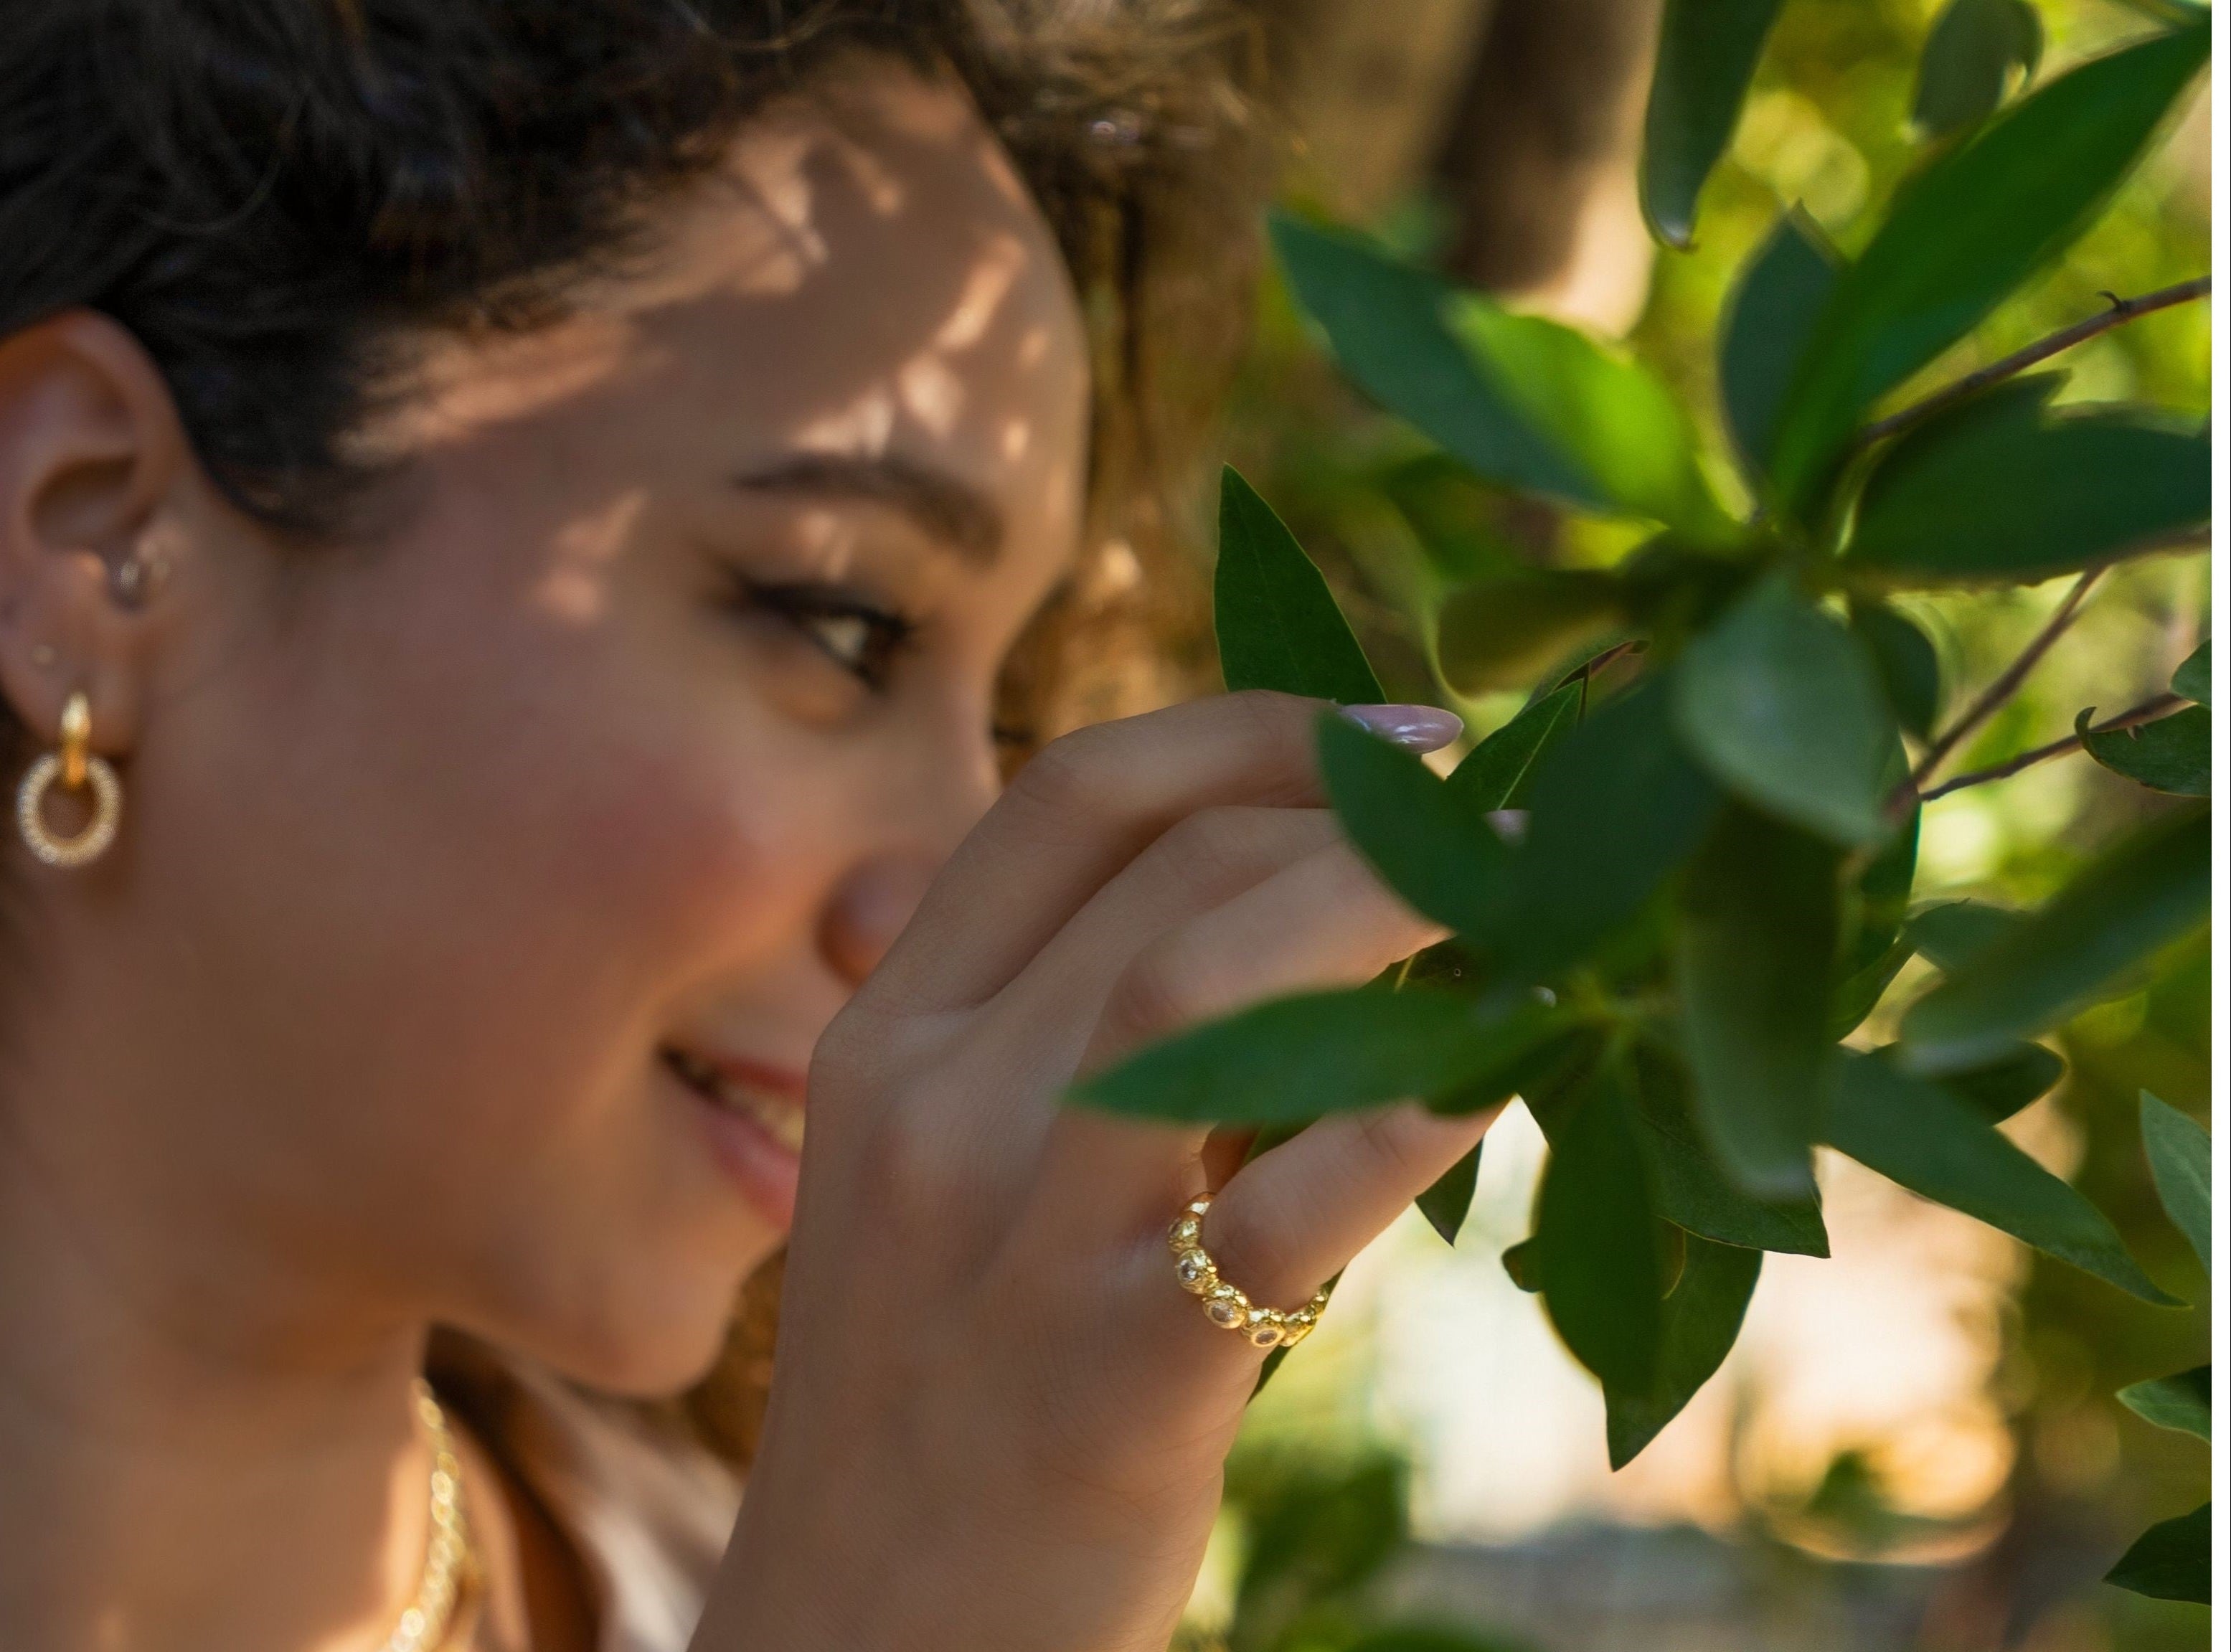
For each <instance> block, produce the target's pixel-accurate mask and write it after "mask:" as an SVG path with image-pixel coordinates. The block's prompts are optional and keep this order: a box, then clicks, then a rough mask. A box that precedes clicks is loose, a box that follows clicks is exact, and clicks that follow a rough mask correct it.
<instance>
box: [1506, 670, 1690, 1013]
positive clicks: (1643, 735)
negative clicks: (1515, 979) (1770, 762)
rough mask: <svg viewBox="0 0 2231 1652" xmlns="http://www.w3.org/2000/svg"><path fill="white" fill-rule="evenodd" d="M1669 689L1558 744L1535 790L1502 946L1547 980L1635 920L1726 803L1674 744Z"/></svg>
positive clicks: (1657, 683)
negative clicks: (1669, 709)
mask: <svg viewBox="0 0 2231 1652" xmlns="http://www.w3.org/2000/svg"><path fill="white" fill-rule="evenodd" d="M1667 699H1668V695H1667V693H1666V688H1665V681H1664V679H1663V678H1660V677H1650V678H1646V679H1645V680H1644V681H1643V682H1642V683H1641V684H1640V685H1639V687H1636V688H1635V689H1633V691H1632V692H1630V693H1628V694H1625V695H1622V696H1621V697H1620V698H1619V699H1617V700H1613V702H1612V703H1611V704H1610V705H1608V706H1607V707H1604V708H1603V709H1602V710H1601V711H1600V712H1598V713H1595V714H1594V716H1592V717H1590V718H1589V719H1588V721H1586V722H1584V723H1582V724H1581V726H1579V727H1578V728H1576V729H1575V730H1574V731H1573V732H1571V733H1569V734H1568V735H1567V736H1565V738H1564V739H1561V740H1559V741H1558V742H1557V743H1556V745H1555V746H1553V747H1552V748H1551V749H1550V751H1549V753H1548V754H1547V755H1546V756H1545V757H1544V758H1542V765H1541V769H1540V771H1539V775H1538V778H1536V781H1535V783H1534V798H1533V810H1532V815H1531V818H1530V819H1529V822H1528V824H1527V829H1526V837H1525V840H1524V842H1523V843H1521V844H1520V846H1519V849H1518V852H1517V854H1516V855H1515V856H1514V857H1513V858H1512V861H1511V863H1510V878H1509V879H1508V880H1507V887H1508V888H1509V892H1510V893H1509V894H1508V896H1507V898H1506V899H1505V900H1504V903H1503V910H1502V913H1501V915H1500V920H1499V922H1498V925H1497V933H1496V935H1495V937H1494V939H1495V943H1496V946H1497V950H1498V952H1499V954H1500V956H1501V958H1502V959H1503V961H1504V962H1505V963H1506V964H1507V965H1510V967H1512V968H1514V969H1516V970H1517V971H1520V972H1521V973H1523V974H1526V975H1528V976H1529V977H1530V978H1535V979H1544V978H1548V977H1549V976H1550V975H1552V974H1555V972H1557V971H1561V970H1562V969H1564V968H1565V967H1567V966H1568V965H1572V964H1575V963H1577V962H1578V961H1579V960H1580V959H1581V958H1584V957H1586V956H1587V955H1588V952H1590V950H1592V949H1593V948H1594V946H1595V945H1596V944H1597V943H1598V942H1600V941H1601V940H1603V939H1605V938H1606V937H1607V936H1608V935H1610V934H1611V933H1613V932H1614V931H1615V930H1617V929H1618V928H1619V927H1620V926H1622V925H1624V924H1626V922H1627V921H1628V920H1631V919H1632V918H1633V917H1634V915H1635V914H1636V913H1639V911H1640V910H1641V909H1642V907H1643V905H1644V903H1645V902H1646V901H1647V900H1649V899H1650V898H1651V896H1652V895H1653V894H1656V893H1657V892H1658V890H1659V888H1660V887H1662V886H1663V885H1664V884H1665V881H1666V879H1667V877H1668V876H1669V875H1671V874H1672V871H1673V868H1675V867H1677V866H1678V865H1679V864H1680V863H1681V862H1682V861H1685V860H1686V859H1688V857H1689V854H1690V851H1691V850H1692V849H1694V848H1695V847H1696V846H1697V844H1698V842H1700V841H1701V840H1702V839H1703V837H1704V832H1705V829H1707V828H1708V827H1709V826H1710V823H1711V817H1712V812H1713V810H1714V808H1715V807H1716V805H1717V803H1718V801H1719V797H1718V793H1717V791H1715V789H1714V788H1713V785H1712V783H1711V781H1710V779H1709V778H1707V777H1706V776H1705V775H1704V771H1702V770H1700V769H1698V767H1697V766H1696V765H1694V764H1693V763H1691V762H1690V760H1689V759H1688V758H1687V757H1686V756H1685V754H1684V753H1683V752H1682V751H1681V748H1680V745H1679V744H1678V742H1677V741H1676V740H1674V739H1673V738H1672V727H1671V720H1670V715H1669V711H1668V707H1667V704H1666V701H1667Z"/></svg>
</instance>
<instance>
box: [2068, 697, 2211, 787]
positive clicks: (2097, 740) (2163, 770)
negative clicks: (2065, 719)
mask: <svg viewBox="0 0 2231 1652" xmlns="http://www.w3.org/2000/svg"><path fill="white" fill-rule="evenodd" d="M2095 709H2096V707H2090V706H2086V707H2085V708H2084V709H2083V710H2082V711H2080V712H2079V713H2076V737H2077V739H2080V740H2082V741H2083V742H2084V749H2085V750H2086V751H2087V752H2090V753H2091V754H2092V757H2093V758H2095V759H2096V760H2097V761H2098V763H2099V764H2100V765H2102V766H2103V767H2105V768H2110V769H2112V770H2113V771H2115V772H2116V773H2117V774H2119V775H2121V776H2122V777H2123V778H2124V779H2126V780H2135V781H2137V783H2138V784H2140V785H2142V786H2144V787H2146V788H2147V789H2148V790H2149V791H2166V792H2168V793H2169V794H2170V796H2171V797H2207V796H2208V790H2209V788H2208V768H2209V763H2208V745H2209V743H2210V742H2209V734H2210V718H2211V713H2209V711H2208V707H2205V706H2188V707H2185V708H2184V709H2183V711H2181V712H2174V713H2170V715H2169V716H2167V717H2157V718H2156V719H2154V720H2153V721H2152V722H2150V723H2141V724H2139V725H2138V726H2137V727H2136V728H2124V729H2110V730H2108V731H2107V732H2105V733H2104V734H2095V733H2094V732H2092V712H2093V711H2094V710H2095Z"/></svg>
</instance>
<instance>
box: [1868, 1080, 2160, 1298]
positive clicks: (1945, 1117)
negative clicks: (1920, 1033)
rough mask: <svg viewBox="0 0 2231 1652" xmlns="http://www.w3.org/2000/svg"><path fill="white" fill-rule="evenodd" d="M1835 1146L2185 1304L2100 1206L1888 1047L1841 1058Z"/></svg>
mask: <svg viewBox="0 0 2231 1652" xmlns="http://www.w3.org/2000/svg"><path fill="white" fill-rule="evenodd" d="M1839 1066H1840V1073H1839V1075H1838V1076H1839V1079H1840V1082H1839V1083H1838V1084H1837V1085H1836V1086H1835V1087H1834V1088H1833V1093H1832V1095H1831V1099H1830V1101H1829V1106H1828V1128H1827V1133H1826V1135H1825V1136H1824V1137H1823V1139H1824V1140H1826V1141H1827V1144H1828V1145H1830V1146H1831V1147H1833V1148H1834V1149H1836V1151H1837V1152H1840V1153H1844V1154H1846V1155H1847V1156H1849V1157H1850V1158H1855V1159H1857V1160H1859V1163H1860V1164H1862V1165H1866V1167H1867V1168H1868V1169H1870V1170H1872V1171H1877V1172H1878V1173H1879V1174H1881V1175H1884V1176H1886V1177H1888V1178H1890V1179H1891V1180H1892V1181H1893V1182H1896V1183H1897V1184H1898V1185H1899V1186H1901V1187H1904V1188H1910V1189H1911V1190H1912V1191H1914V1192H1916V1193H1918V1194H1920V1195H1921V1196H1922V1197H1924V1198H1928V1199H1934V1200H1936V1201H1937V1204H1943V1205H1949V1206H1950V1208H1951V1209H1953V1210H1959V1211H1963V1212H1964V1213H1965V1214H1967V1215H1969V1216H1974V1217H1975V1218H1976V1220H1977V1221H1979V1222H1986V1223H1989V1224H1990V1225H1991V1226H1992V1227H1995V1228H1997V1229H2000V1230H2001V1232H2004V1233H2010V1234H2012V1235H2013V1236H2014V1237H2015V1238H2017V1239H2019V1240H2021V1241H2022V1242H2024V1243H2025V1244H2028V1245H2034V1246H2035V1247H2036V1248H2037V1249H2040V1250H2042V1251H2044V1252H2045V1253H2046V1254H2047V1255H2051V1256H2058V1257H2059V1258H2060V1260H2061V1261H2063V1262H2067V1263H2068V1264H2069V1265H2070V1266H2072V1267H2075V1268H2082V1269H2083V1270H2084V1271H2085V1272H2086V1273H2087V1274H2093V1275H2095V1276H2096V1277H2098V1278H2100V1279H2104V1280H2105V1281H2107V1282H2108V1283H2109V1284H2110V1285H2113V1286H2116V1287H2119V1288H2121V1289H2123V1290H2125V1291H2128V1292H2129V1293H2130V1294H2131V1295H2133V1296H2135V1297H2137V1298H2138V1299H2139V1300H2141V1301H2144V1302H2152V1303H2156V1304H2158V1305H2160V1306H2162V1307H2181V1306H2183V1305H2182V1304H2181V1303H2179V1302H2178V1300H2177V1299H2176V1298H2175V1297H2173V1296H2170V1295H2169V1294H2167V1293H2165V1292H2163V1290H2161V1289H2160V1288H2159V1287H2157V1286H2156V1285H2155V1284H2154V1282H2153V1281H2151V1280H2150V1279H2148V1278H2147V1277H2146V1276H2145V1274H2144V1272H2142V1271H2141V1270H2140V1269H2139V1267H2138V1265H2137V1262H2133V1261H2131V1253H2130V1252H2129V1251H2128V1250H2126V1249H2124V1246H2123V1241H2122V1236H2120V1235H2119V1234H2118V1233H2117V1232H2116V1231H2115V1229H2114V1227H2113V1225H2112V1224H2111V1223H2109V1222H2108V1220H2107V1218H2106V1217H2105V1216H2101V1215H2100V1214H2099V1212H2098V1209H2097V1207H2095V1206H2094V1205H2093V1204H2092V1202H2091V1201H2090V1200H2089V1199H2087V1198H2086V1197H2084V1196H2083V1195H2082V1194H2081V1193H2079V1192H2078V1191H2076V1190H2075V1189H2074V1188H2073V1187H2071V1186H2069V1185H2068V1184H2067V1183H2066V1182H2064V1181H2062V1180H2061V1179H2060V1178H2059V1177H2057V1176H2055V1175H2053V1173H2052V1172H2051V1171H2048V1170H2047V1169H2046V1168H2045V1167H2044V1166H2043V1165H2040V1164H2039V1163H2038V1162H2037V1161H2036V1160H2035V1159H2034V1158H2030V1157H2029V1156H2028V1155H2027V1154H2026V1153H2024V1152H2022V1151H2021V1148H2019V1147H2017V1146H2015V1145H2014V1143H2012V1142H2011V1141H2008V1139H2006V1137H2004V1136H2002V1135H2001V1134H2000V1133H1999V1132H1998V1131H1996V1130H1995V1129H1994V1128H1993V1127H1992V1126H1990V1125H1989V1124H1988V1123H1987V1122H1985V1121H1984V1120H1983V1119H1982V1117H1981V1116H1980V1115H1979V1114H1978V1113H1976V1110H1975V1108H1973V1107H1970V1106H1969V1105H1968V1104H1967V1103H1966V1102H1964V1101H1963V1100H1961V1099H1960V1098H1959V1097H1957V1096H1956V1095H1952V1094H1948V1093H1947V1092H1946V1091H1944V1090H1943V1089H1942V1088H1940V1087H1938V1086H1937V1085H1935V1084H1932V1083H1930V1081H1928V1080H1926V1079H1923V1078H1917V1077H1915V1076H1913V1075H1912V1074H1910V1073H1905V1072H1902V1071H1900V1070H1899V1068H1898V1067H1897V1066H1896V1064H1895V1063H1893V1062H1892V1061H1891V1060H1889V1059H1888V1058H1887V1057H1886V1056H1885V1055H1882V1054H1875V1055H1851V1054H1849V1053H1848V1052H1847V1053H1846V1055H1845V1056H1844V1058H1843V1060H1842V1061H1841V1062H1840V1063H1839Z"/></svg>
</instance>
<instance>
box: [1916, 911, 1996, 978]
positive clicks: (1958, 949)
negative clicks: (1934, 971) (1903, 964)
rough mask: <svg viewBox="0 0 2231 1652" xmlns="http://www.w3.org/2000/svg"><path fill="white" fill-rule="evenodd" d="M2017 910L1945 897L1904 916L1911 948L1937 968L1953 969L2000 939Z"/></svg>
mask: <svg viewBox="0 0 2231 1652" xmlns="http://www.w3.org/2000/svg"><path fill="white" fill-rule="evenodd" d="M2019 922H2021V913H2018V912H2009V911H2008V909H2007V908H2006V907H1994V906H1992V905H1991V904H1990V903H1989V902H1988V901H1983V900H1948V901H1946V902H1945V903H1944V904H1943V906H1941V907H1924V908H1923V909H1922V910H1921V911H1919V912H1917V913H1914V914H1913V915H1912V916H1911V918H1908V919H1907V920H1905V932H1906V934H1907V935H1908V936H1910V937H1911V939H1912V941H1913V950H1914V951H1916V952H1919V953H1920V954H1921V955H1922V957H1924V958H1927V959H1928V960H1929V961H1930V963H1931V964H1934V965H1936V966H1937V968H1938V969H1940V970H1952V969H1957V968H1959V967H1960V966H1961V965H1964V964H1966V963H1967V962H1968V961H1969V959H1970V958H1974V957H1975V956H1976V954H1977V953H1978V952H1982V951H1983V950H1984V949H1985V948H1986V947H1988V946H1989V945H1992V944H1993V943H1994V942H1995V941H1998V940H2000V939H2002V938H2003V937H2004V936H2005V935H2006V933H2007V932H2008V929H2009V928H2010V927H2012V926H2014V925H2015V924H2017V923H2019Z"/></svg>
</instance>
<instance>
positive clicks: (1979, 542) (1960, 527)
mask: <svg viewBox="0 0 2231 1652" xmlns="http://www.w3.org/2000/svg"><path fill="white" fill-rule="evenodd" d="M2014 385H2016V386H2022V381H2021V380H2019V379H2018V380H2015V381H2014ZM2023 388H2024V389H2027V386H2023ZM2207 523H2208V436H2207V433H2206V431H2204V430H2194V429H2189V428H2187V427H2185V426H2183V425H2180V424H2175V423H2165V422H2164V421H2163V419H2162V418H2161V416H2159V415H2157V414H2155V413H2153V412H2150V411H2149V410H2144V409H2137V408H2113V409H2108V410H2099V411H2086V412H2082V413H2059V412H2053V411H2050V410H2047V409H2046V408H2045V407H2044V406H2043V405H2042V404H2041V403H2040V402H2039V401H2038V400H2037V399H2036V398H2035V397H2033V396H2029V395H2026V394H2018V393H2016V392H2015V390H2014V389H2013V388H2011V387H2008V388H2005V389H2002V390H2001V391H2000V392H1998V393H1996V394H1994V395H1989V396H1984V397H1977V398H1976V399H1975V400H1974V401H1971V402H1968V403H1963V404H1962V405H1960V406H1958V407H1956V408H1953V409H1951V410H1949V411H1947V412H1945V413H1943V414H1940V415H1938V416H1937V417H1936V418H1933V419H1930V420H1928V421H1926V422H1924V423H1922V424H1920V425H1918V426H1917V427H1916V428H1915V429H1913V430H1911V432H1909V433H1908V434H1907V435H1906V436H1904V439H1902V440H1901V441H1899V442H1898V443H1897V445H1896V446H1894V447H1893V448H1892V449H1891V450H1890V451H1889V453H1887V454H1886V455H1884V458H1883V461H1882V462H1881V464H1879V466H1877V467H1876V468H1875V470H1874V472H1873V474H1871V475H1870V476H1869V477H1868V479H1867V482H1866V487H1865V489H1864V490H1863V491H1862V493H1861V494H1860V497H1859V510H1858V516H1857V519H1856V520H1855V523H1854V525H1853V530H1852V539H1851V543H1850V545H1849V546H1848V547H1847V548H1846V552H1845V554H1844V560H1845V563H1846V566H1848V567H1851V568H1854V569H1862V570H1866V571H1869V572H1871V573H1874V574H1878V575H1880V576H1883V577H1885V578H1891V579H1893V580H1896V581H1897V582H1898V583H1900V584H1924V585H1961V584H2003V583H2007V582H2014V583H2016V584H2021V583H2027V582H2031V581H2035V580H2040V579H2050V578H2053V577H2054V576H2056V575H2059V574H2065V573H2073V572H2074V571H2076V570H2078V569H2079V568H2094V567H2098V566H2100V565H2103V564H2105V563H2109V562H2112V561H2114V560H2115V559H2116V558H2119V557H2124V556H2128V555H2130V554H2131V553H2133V552H2138V551H2143V550H2145V549H2148V548H2150V546H2153V545H2157V544H2159V543H2161V542H2162V541H2163V539H2168V538H2171V537H2174V536H2176V535H2179V534H2183V533H2188V532H2195V531H2199V530H2202V529H2204V528H2205V527H2206V526H2207Z"/></svg>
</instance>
